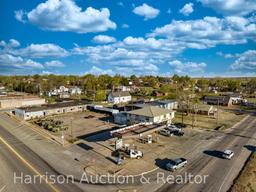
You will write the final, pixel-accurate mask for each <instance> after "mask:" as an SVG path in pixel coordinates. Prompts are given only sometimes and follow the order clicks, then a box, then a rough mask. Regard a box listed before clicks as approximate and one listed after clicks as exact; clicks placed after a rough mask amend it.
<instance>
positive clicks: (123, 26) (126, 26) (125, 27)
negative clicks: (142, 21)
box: [122, 24, 130, 29]
mask: <svg viewBox="0 0 256 192" xmlns="http://www.w3.org/2000/svg"><path fill="white" fill-rule="evenodd" d="M129 27H130V26H129V25H128V24H123V25H122V28H124V29H127V28H129Z"/></svg>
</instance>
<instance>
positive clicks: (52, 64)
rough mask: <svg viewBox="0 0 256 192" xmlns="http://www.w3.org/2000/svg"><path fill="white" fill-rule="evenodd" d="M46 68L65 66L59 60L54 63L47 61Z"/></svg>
mask: <svg viewBox="0 0 256 192" xmlns="http://www.w3.org/2000/svg"><path fill="white" fill-rule="evenodd" d="M45 66H47V67H65V65H64V64H63V63H62V62H61V61H58V60H53V61H47V62H45Z"/></svg>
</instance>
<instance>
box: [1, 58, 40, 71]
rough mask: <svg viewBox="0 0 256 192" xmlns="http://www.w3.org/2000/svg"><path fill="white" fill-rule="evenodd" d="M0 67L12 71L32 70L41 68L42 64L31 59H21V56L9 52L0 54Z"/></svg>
mask: <svg viewBox="0 0 256 192" xmlns="http://www.w3.org/2000/svg"><path fill="white" fill-rule="evenodd" d="M0 68H1V71H2V72H4V71H7V72H14V71H17V70H25V69H26V70H28V69H29V70H34V69H43V68H44V66H43V65H42V64H41V63H39V62H36V61H33V60H31V59H23V58H22V57H19V56H18V57H16V56H13V55H11V54H6V53H3V54H0Z"/></svg>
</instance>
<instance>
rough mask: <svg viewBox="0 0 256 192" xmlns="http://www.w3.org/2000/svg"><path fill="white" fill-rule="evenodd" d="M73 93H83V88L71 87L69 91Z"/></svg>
mask: <svg viewBox="0 0 256 192" xmlns="http://www.w3.org/2000/svg"><path fill="white" fill-rule="evenodd" d="M68 92H69V93H70V94H71V95H81V94H82V89H80V88H79V87H77V86H75V87H70V88H69V91H68Z"/></svg>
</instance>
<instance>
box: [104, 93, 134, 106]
mask: <svg viewBox="0 0 256 192" xmlns="http://www.w3.org/2000/svg"><path fill="white" fill-rule="evenodd" d="M131 100H132V96H131V94H130V93H129V92H128V91H117V92H114V91H111V92H110V93H109V94H108V102H109V103H114V104H119V103H127V102H129V101H131Z"/></svg>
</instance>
